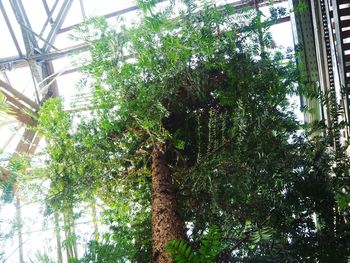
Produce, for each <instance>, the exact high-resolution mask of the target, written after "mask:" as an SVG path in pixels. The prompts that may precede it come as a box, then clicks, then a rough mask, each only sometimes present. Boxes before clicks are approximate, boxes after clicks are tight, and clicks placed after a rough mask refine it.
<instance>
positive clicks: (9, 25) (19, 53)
mask: <svg viewBox="0 0 350 263" xmlns="http://www.w3.org/2000/svg"><path fill="white" fill-rule="evenodd" d="M0 9H1V13H2V15H3V17H4V20H5V22H6V25H7V28H8V30H9V31H10V35H11V37H12V40H13V43H14V44H15V46H16V49H17V52H18V55H19V56H20V57H21V56H23V53H22V50H21V48H20V47H19V44H18V41H17V37H16V35H15V32H14V31H13V28H12V25H11V23H10V20H9V18H8V16H7V14H6V10H5V8H4V5H3V4H2V1H0Z"/></svg>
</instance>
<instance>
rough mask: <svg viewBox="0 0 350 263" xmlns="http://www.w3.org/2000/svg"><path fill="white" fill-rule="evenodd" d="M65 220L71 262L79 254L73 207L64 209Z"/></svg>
mask: <svg viewBox="0 0 350 263" xmlns="http://www.w3.org/2000/svg"><path fill="white" fill-rule="evenodd" d="M63 221H64V233H65V237H66V240H67V241H68V242H67V244H66V250H67V261H68V262H69V261H70V260H71V259H75V258H77V256H78V253H77V242H76V237H75V230H74V216H73V207H68V208H67V209H66V210H65V211H64V213H63Z"/></svg>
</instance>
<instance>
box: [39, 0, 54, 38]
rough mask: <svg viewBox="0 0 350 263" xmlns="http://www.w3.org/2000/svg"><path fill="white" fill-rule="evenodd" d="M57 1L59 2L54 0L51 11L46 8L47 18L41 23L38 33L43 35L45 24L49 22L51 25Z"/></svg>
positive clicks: (44, 0)
mask: <svg viewBox="0 0 350 263" xmlns="http://www.w3.org/2000/svg"><path fill="white" fill-rule="evenodd" d="M43 2H44V3H46V0H43ZM58 2H59V0H56V1H55V3H54V4H53V6H52V9H51V11H50V10H48V12H47V11H46V13H47V19H46V21H45V23H44V25H43V27H42V29H41V31H40V34H39V35H40V36H43V34H44V31H45V29H46V27H47V25H48V23H49V22H50V23H51V25H52V24H53V20H52V16H53V13H54V12H55V9H56V7H57V4H58ZM46 5H47V3H46ZM47 8H48V7H47ZM45 10H46V8H45Z"/></svg>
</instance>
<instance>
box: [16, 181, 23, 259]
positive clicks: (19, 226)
mask: <svg viewBox="0 0 350 263" xmlns="http://www.w3.org/2000/svg"><path fill="white" fill-rule="evenodd" d="M14 191H15V198H16V224H17V231H18V252H19V263H24V259H23V234H22V211H21V200H20V197H19V190H18V187H17V186H16V185H15V186H14Z"/></svg>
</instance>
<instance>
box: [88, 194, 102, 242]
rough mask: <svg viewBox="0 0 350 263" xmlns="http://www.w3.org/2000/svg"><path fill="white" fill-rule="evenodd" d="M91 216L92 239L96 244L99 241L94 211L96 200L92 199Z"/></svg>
mask: <svg viewBox="0 0 350 263" xmlns="http://www.w3.org/2000/svg"><path fill="white" fill-rule="evenodd" d="M90 205H91V215H92V223H93V225H94V237H95V240H96V242H98V241H99V239H100V234H99V231H98V219H97V211H96V200H95V199H94V198H93V199H92V200H91V203H90Z"/></svg>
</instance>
